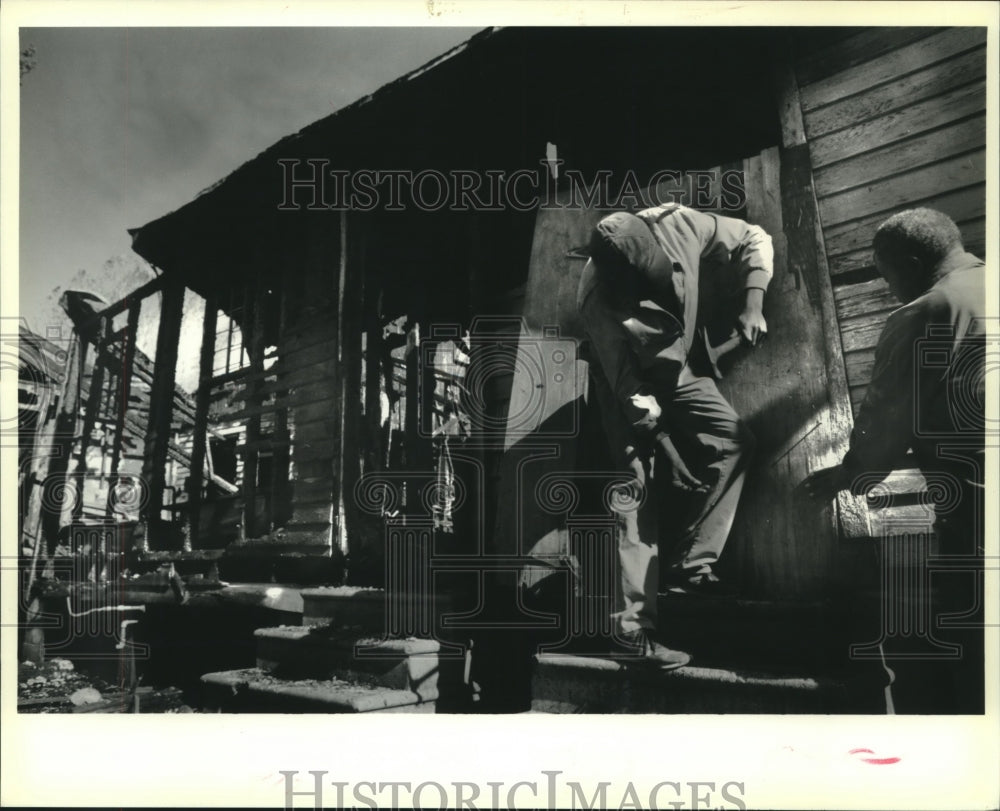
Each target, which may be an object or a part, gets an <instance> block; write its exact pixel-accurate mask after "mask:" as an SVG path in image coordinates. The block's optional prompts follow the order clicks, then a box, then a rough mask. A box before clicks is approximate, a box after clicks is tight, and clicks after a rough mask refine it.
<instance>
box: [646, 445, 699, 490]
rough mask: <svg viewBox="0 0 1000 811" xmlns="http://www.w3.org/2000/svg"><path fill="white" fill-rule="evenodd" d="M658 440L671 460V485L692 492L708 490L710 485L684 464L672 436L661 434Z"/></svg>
mask: <svg viewBox="0 0 1000 811" xmlns="http://www.w3.org/2000/svg"><path fill="white" fill-rule="evenodd" d="M656 440H657V442H659V443H660V447H661V448H662V449H663V453H664V455H665V456H666V457H667V461H669V462H670V485H671V487H676V488H677V489H678V490H685V491H687V492H690V493H704V492H706V491H707V490H708V485H707V484H704V483H703V482H702V481H701V480H700V479H698V478H696V477H695V476H694V474H692V473H691V471H690V470H688V466H687V465H686V464H684V460H683V459H681V455H680V453H678V452H677V448H676V447H675V446H674V443H673V442H672V441H671V439H670V436H669V435H667V434H659V435H658V436H657V438H656Z"/></svg>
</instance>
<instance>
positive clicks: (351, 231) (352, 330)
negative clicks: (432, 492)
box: [337, 212, 377, 555]
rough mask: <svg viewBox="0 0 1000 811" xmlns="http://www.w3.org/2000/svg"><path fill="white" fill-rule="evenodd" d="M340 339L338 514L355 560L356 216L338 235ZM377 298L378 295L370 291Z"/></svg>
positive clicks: (359, 305)
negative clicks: (352, 535)
mask: <svg viewBox="0 0 1000 811" xmlns="http://www.w3.org/2000/svg"><path fill="white" fill-rule="evenodd" d="M340 238H341V242H340V259H341V267H340V271H341V272H340V303H339V307H338V309H339V311H340V319H339V324H340V329H339V332H340V339H339V346H338V349H339V351H338V358H339V363H338V367H339V371H338V385H337V392H338V399H339V400H340V415H339V423H338V424H339V425H340V448H339V453H338V459H339V464H338V476H337V478H338V481H339V484H338V492H339V494H340V514H341V516H342V520H343V522H344V525H343V526H342V527H341V529H340V539H341V543H342V544H346V549H345V550H344V551H347V552H350V554H352V555H356V554H357V553H358V552H359V551H360V549H359V548H358V547H359V546H360V545H361V544H362V538H361V537H360V535H356V536H354V537H350V536H349V534H348V533H352V532H353V531H354V530H355V529H357V528H358V512H357V510H356V509H355V507H356V505H355V503H354V488H355V485H356V484H357V482H358V479H359V478H360V476H361V465H360V460H361V443H360V436H359V432H358V426H359V425H360V423H361V397H362V394H361V362H362V361H361V333H362V330H363V328H364V316H365V309H366V306H365V304H364V298H365V293H366V290H365V282H366V280H365V261H364V260H365V234H364V223H363V221H362V220H361V219H360V217H358V216H349V215H348V214H347V212H344V213H343V214H342V216H341V231H340ZM367 292H369V294H371V295H377V291H375V290H371V291H367Z"/></svg>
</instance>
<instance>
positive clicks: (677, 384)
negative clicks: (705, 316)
mask: <svg viewBox="0 0 1000 811" xmlns="http://www.w3.org/2000/svg"><path fill="white" fill-rule="evenodd" d="M773 258H774V253H773V250H772V247H771V238H770V237H769V236H768V235H767V233H766V232H764V230H763V229H761V228H760V227H758V226H755V225H750V224H749V223H746V222H744V221H742V220H737V219H733V218H730V217H722V216H718V215H715V214H707V213H703V212H700V211H695V210H694V209H690V208H686V207H684V206H681V205H677V204H667V205H663V206H659V207H656V208H651V209H647V210H645V211H640V212H639V213H638V214H627V213H624V212H619V213H615V214H611V215H609V216H607V217H605V218H604V219H602V220H601V221H600V222H599V223H598V224H597V226H596V227H595V228H594V230H593V232H592V234H591V240H590V261H589V262H588V263H587V265H586V266H585V268H584V270H583V273H582V276H581V278H580V285H579V289H578V294H577V306H578V310H579V313H580V318H581V322H582V326H583V330H584V332H585V335H586V338H587V343H588V344H589V360H590V361H591V377H592V380H593V382H594V393H595V397H596V400H597V403H598V407H599V409H600V411H601V415H602V420H603V424H604V428H605V431H606V433H607V435H608V439H609V442H610V445H611V452H612V455H613V457H614V461H615V464H616V465H617V466H618V467H619V468H621V469H624V470H630V471H632V473H633V474H634V477H635V479H634V482H635V489H634V495H635V498H633V499H632V500H631V503H630V504H626V506H625V507H624V508H623V509H621V510H618V511H617V513H618V519H619V532H618V562H619V565H620V570H621V585H622V590H621V604H620V605H619V606H616V609H617V610H616V611H615V619H616V625H617V632H618V633H617V635H616V636H617V638H618V640H619V641H620V643H621V647H623V648H624V649H625V650H626V651H629V652H638V653H639V654H640V655H642V656H643V657H644V659H645V660H646V661H648V662H649V663H650V664H653V665H654V666H658V667H660V668H664V669H670V668H675V667H682V666H683V665H685V664H687V662H688V661H690V657H689V656H688V655H687V654H686V653H684V652H681V651H672V650H669V649H668V648H665V647H664V646H663V645H660V644H659V643H658V642H656V641H655V640H653V639H652V632H653V631H655V629H656V597H657V591H658V590H659V587H660V581H661V578H660V573H659V565H658V554H659V548H660V545H661V544H662V546H663V550H664V554H665V555H668V558H667V560H666V567H665V568H666V571H665V575H666V576H665V577H664V582H665V583H666V585H667V586H668V587H669V588H670V590H672V591H679V592H686V593H698V594H702V593H718V592H719V590H720V586H719V580H718V578H717V577H716V576H715V573H714V572H713V565H714V564H715V562H716V561H717V560H718V559H719V555H720V554H721V553H722V550H723V547H724V546H725V543H726V539H727V538H728V536H729V531H730V529H731V527H732V523H733V517H734V515H735V513H736V506H737V504H738V502H739V498H740V493H741V491H742V487H743V478H744V471H745V469H746V461H747V458H748V456H749V454H750V453H751V451H752V447H753V441H754V440H753V436H752V435H751V433H750V432H749V430H748V429H747V427H746V426H745V425H744V424H743V423H742V421H741V420H740V418H739V416H738V415H737V414H736V412H735V411H734V410H733V408H732V406H730V405H729V403H728V402H726V400H725V398H723V396H722V394H721V393H720V392H719V390H718V388H717V387H716V385H715V382H714V380H713V379H712V378H711V377H708V376H705V375H702V374H699V373H698V372H697V371H695V370H694V369H692V368H691V366H690V365H689V363H688V360H689V353H690V352H691V350H692V348H693V347H694V344H695V335H696V326H697V317H698V307H699V302H698V292H699V279H700V277H701V274H702V273H712V274H713V275H715V274H718V275H717V276H716V278H715V279H714V280H715V281H718V282H720V284H718V285H715V287H716V288H717V289H720V290H725V289H726V288H728V289H729V290H731V291H732V292H733V293H734V294H735V295H736V296H737V298H738V300H739V301H740V304H739V307H737V308H734V314H736V313H738V316H737V318H736V321H737V323H736V327H737V329H738V331H739V333H740V335H741V336H742V338H743V340H744V342H745V343H747V344H749V345H751V346H755V345H756V344H757V343H758V341H759V340H760V339H761V338H762V336H763V335H764V334H765V333H766V332H767V324H766V322H765V320H764V316H763V314H762V309H761V308H762V303H763V298H764V292H765V290H766V289H767V285H768V283H769V282H770V279H771V274H772V266H773ZM654 457H656V462H655V463H654ZM664 467H667V470H664V469H663V468H664ZM677 496H680V498H677ZM619 503H621V502H619ZM665 504H669V505H670V506H671V508H672V509H671V513H670V521H669V524H670V526H669V527H666V526H664V522H663V521H661V520H660V518H661V515H662V508H663V507H664V505H665ZM665 530H669V533H668V532H666V531H665Z"/></svg>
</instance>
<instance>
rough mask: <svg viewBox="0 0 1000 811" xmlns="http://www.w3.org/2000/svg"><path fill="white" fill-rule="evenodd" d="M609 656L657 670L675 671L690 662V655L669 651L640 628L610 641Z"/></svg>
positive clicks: (678, 651)
mask: <svg viewBox="0 0 1000 811" xmlns="http://www.w3.org/2000/svg"><path fill="white" fill-rule="evenodd" d="M611 656H612V658H614V659H620V660H622V662H623V663H626V664H637V665H642V666H643V667H651V668H656V669H657V670H676V669H677V668H679V667H684V665H686V664H688V663H689V662H690V661H691V654H689V653H685V652H684V651H680V650H671V649H670V648H668V647H666V646H664V645H661V644H660V643H659V642H657V641H656V640H655V639H652V638H651V637H650V635H649V631H647V630H645V629H642V628H640V629H639V630H637V631H630V632H628V633H625V634H621V635H620V636H617V637H615V638H613V639H612V648H611Z"/></svg>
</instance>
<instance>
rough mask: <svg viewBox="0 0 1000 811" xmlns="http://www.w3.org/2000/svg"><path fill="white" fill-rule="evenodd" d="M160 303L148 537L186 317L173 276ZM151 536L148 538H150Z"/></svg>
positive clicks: (149, 430) (159, 501) (145, 473)
mask: <svg viewBox="0 0 1000 811" xmlns="http://www.w3.org/2000/svg"><path fill="white" fill-rule="evenodd" d="M162 296H163V298H162V300H161V302H160V324H159V330H158V331H157V335H156V359H155V361H154V368H153V384H152V387H151V389H150V393H149V424H148V425H147V427H146V440H145V447H144V452H143V460H142V480H143V482H145V484H146V487H147V490H148V498H147V501H146V507H145V509H144V510H143V515H142V517H143V519H144V520H145V521H146V527H147V533H149V532H152V531H153V527H154V526H155V525H156V524H158V523H159V519H160V510H161V508H162V506H163V490H164V487H165V484H166V464H167V448H168V446H169V443H170V423H171V418H172V416H173V409H174V384H175V378H176V373H177V350H178V344H179V342H180V333H181V318H182V316H183V313H184V285H183V284H182V283H181V282H180V280H179V279H177V278H175V277H173V276H170V277H168V278H167V281H166V285H165V286H164V288H163V293H162ZM148 537H149V535H147V538H148Z"/></svg>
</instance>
